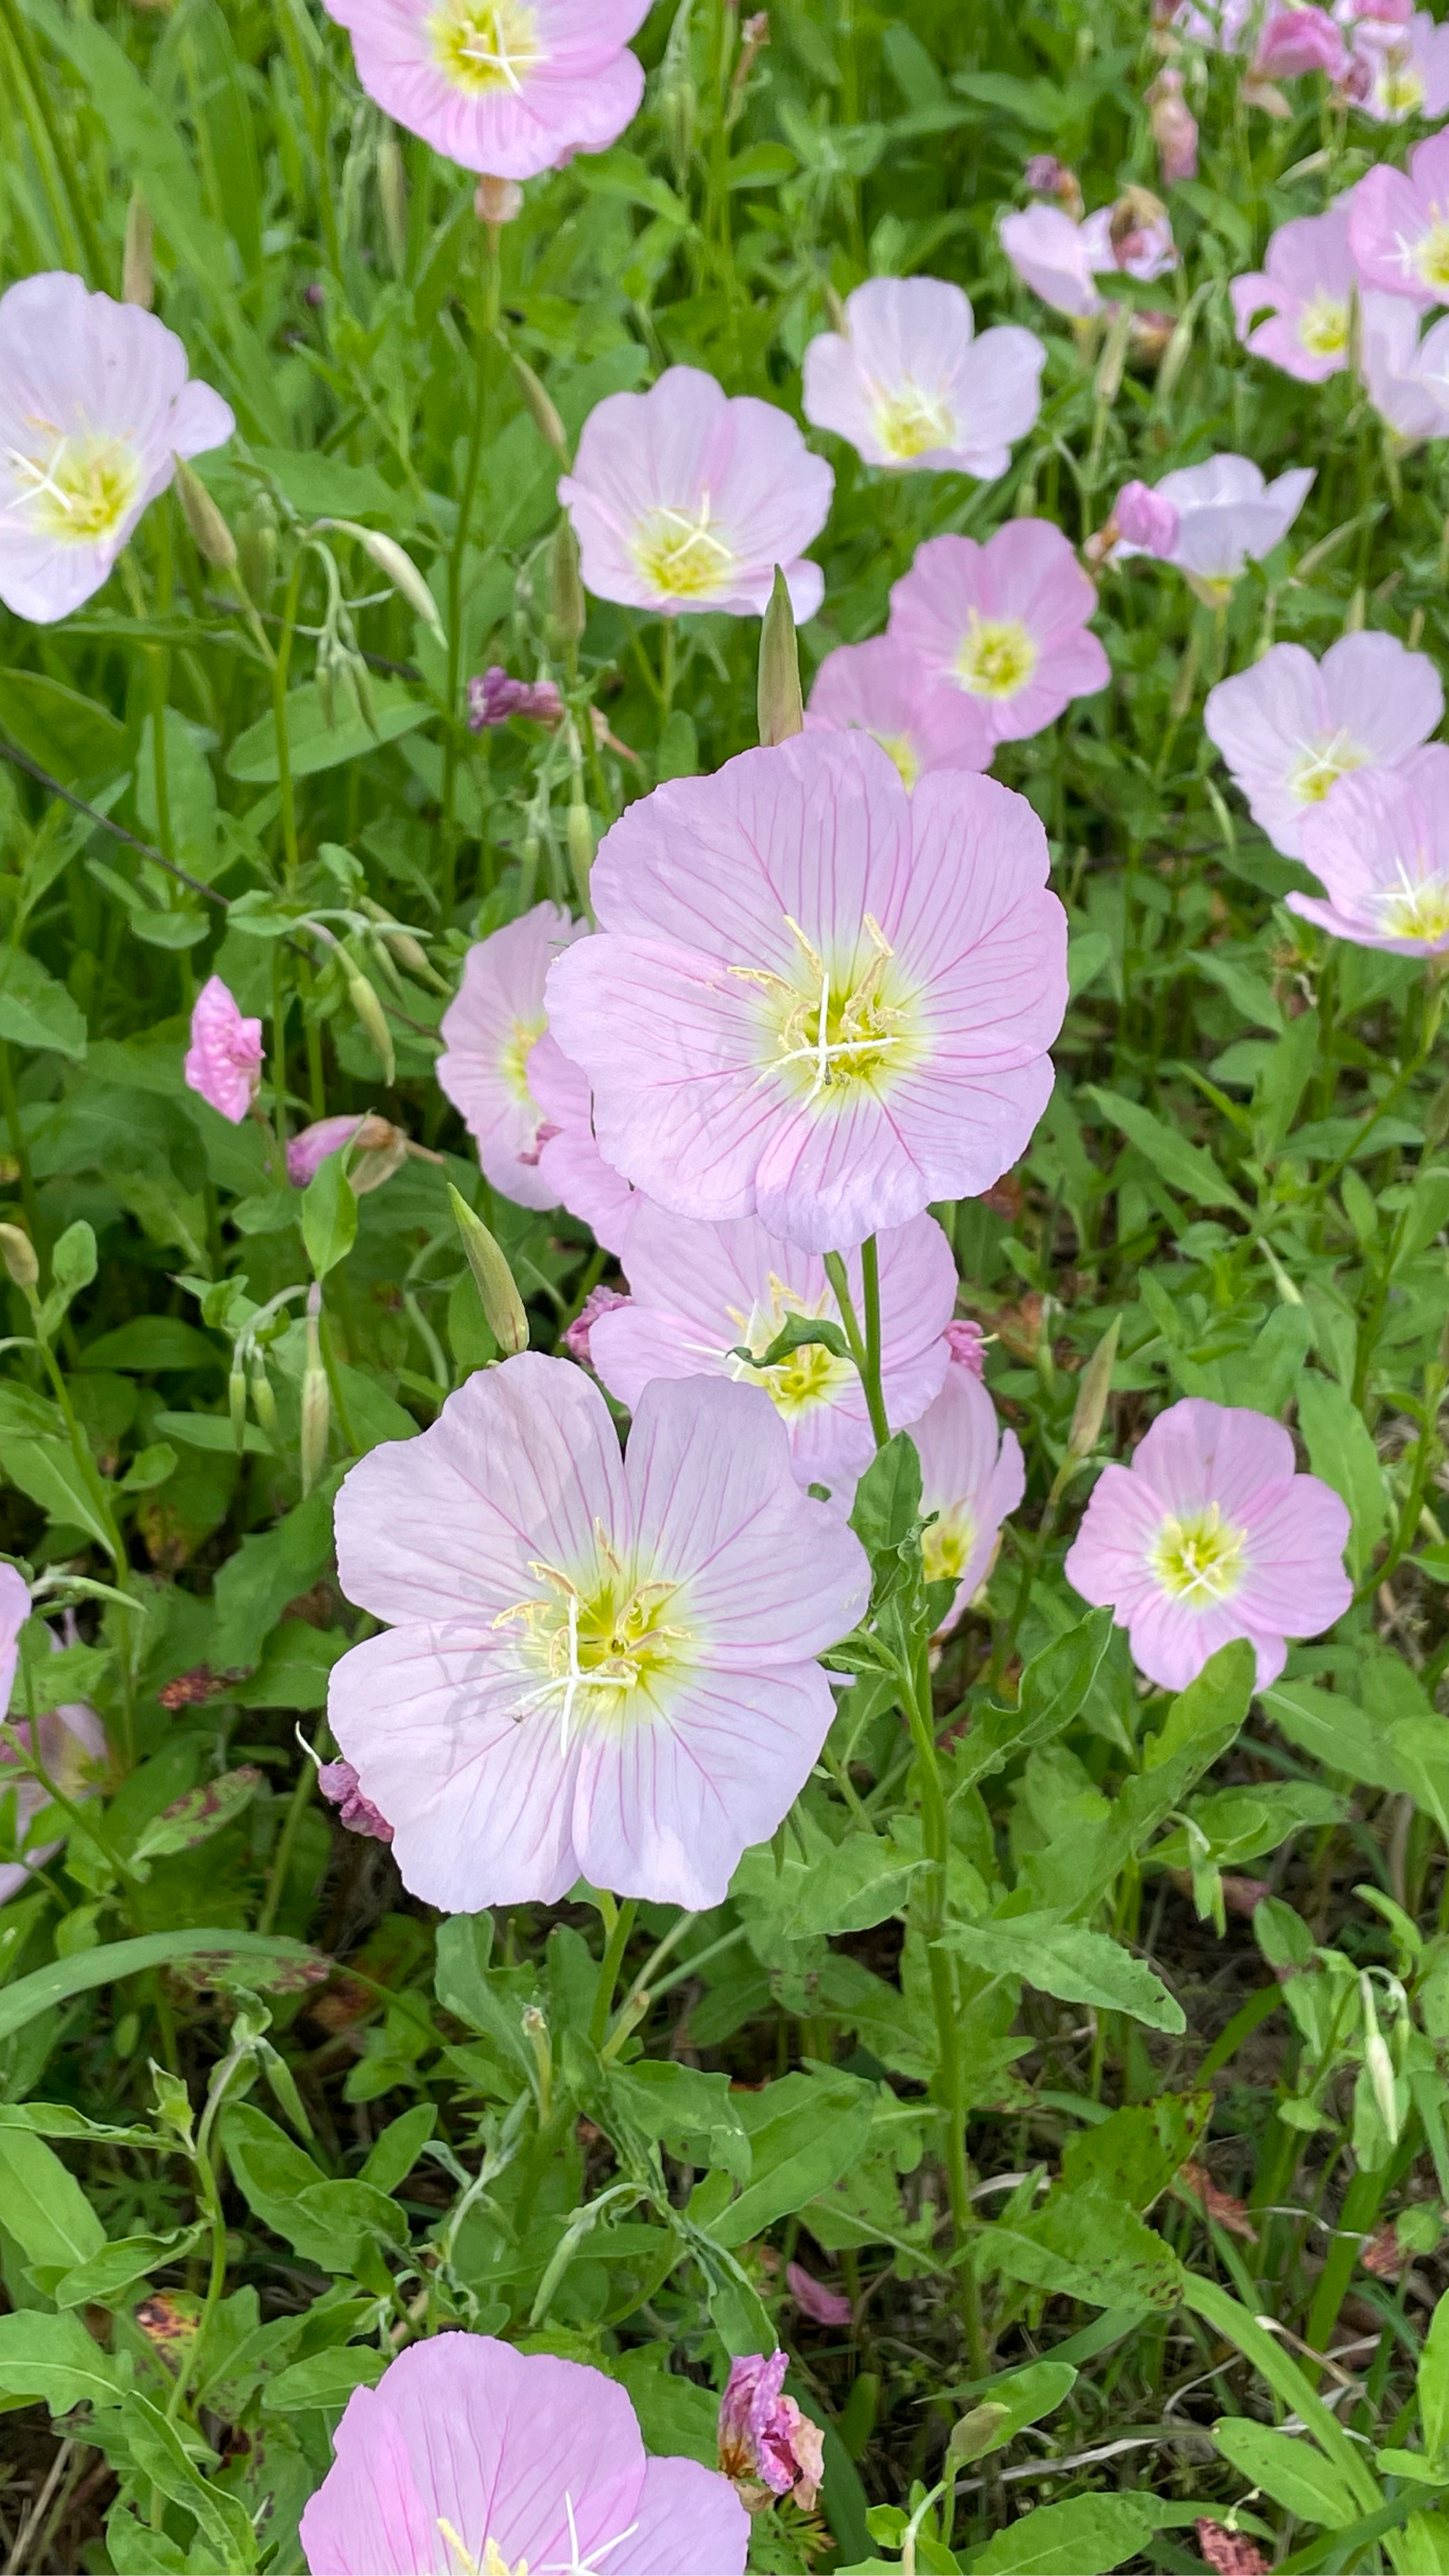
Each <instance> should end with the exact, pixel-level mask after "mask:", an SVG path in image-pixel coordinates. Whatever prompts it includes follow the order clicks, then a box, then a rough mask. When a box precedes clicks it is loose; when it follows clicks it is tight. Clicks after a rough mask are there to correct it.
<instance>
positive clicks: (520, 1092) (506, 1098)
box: [437, 903, 587, 1208]
mask: <svg viewBox="0 0 1449 2576" xmlns="http://www.w3.org/2000/svg"><path fill="white" fill-rule="evenodd" d="M586 928H587V924H586V923H584V922H581V921H571V920H570V919H569V916H568V914H567V913H566V912H565V911H564V910H563V907H562V905H560V904H556V903H536V904H535V905H534V907H533V910H532V911H531V912H526V913H524V914H523V916H522V918H521V919H520V920H518V921H510V922H508V923H507V924H506V925H505V927H504V928H503V929H502V930H495V931H492V932H490V934H489V936H488V938H486V939H480V940H479V941H478V943H477V945H476V946H475V947H473V948H470V949H469V951H468V954H467V957H466V959H465V960H464V964H463V981H462V984H461V986H460V988H459V991H458V995H457V998H456V1000H454V1001H452V1002H450V1003H449V1005H448V1007H447V1009H446V1011H445V1012H444V1013H443V1017H442V1021H441V1023H440V1028H441V1034H442V1038H443V1053H442V1054H441V1055H440V1056H439V1058H438V1066H437V1073H438V1081H439V1083H440V1084H441V1086H442V1089H443V1091H444V1092H445V1094H446V1095H447V1097H448V1099H449V1100H451V1102H452V1104H453V1107H454V1108H455V1109H456V1110H458V1111H459V1113H460V1114H461V1116H462V1117H463V1119H464V1121H465V1122H466V1124H467V1128H468V1132H469V1134H470V1136H471V1137H472V1138H473V1141H474V1143H475V1144H476V1145H477V1148H478V1160H479V1162H480V1164H481V1165H482V1168H483V1172H484V1175H485V1177H486V1178H487V1179H488V1180H489V1181H491V1182H492V1184H493V1187H494V1188H495V1189H496V1190H502V1192H503V1194H504V1196H505V1198H510V1199H513V1200H515V1201H516V1202H517V1204H518V1205H519V1206H520V1207H528V1208H550V1207H557V1205H558V1192H557V1190H556V1189H555V1188H553V1186H552V1185H551V1183H550V1182H549V1181H548V1179H547V1178H546V1177H545V1175H544V1173H543V1172H542V1170H541V1169H540V1160H539V1132H540V1129H541V1128H542V1126H543V1124H544V1114H543V1111H542V1109H541V1107H540V1105H539V1103H538V1101H537V1100H536V1099H535V1097H534V1094H533V1088H532V1081H531V1063H532V1057H533V1051H534V1048H535V1046H536V1045H537V1043H538V1041H539V1039H540V1038H541V1037H542V1035H543V1030H544V1007H543V987H544V979H545V977H546V976H547V974H548V970H549V967H550V965H551V964H552V962H553V959H554V958H555V957H556V956H557V955H558V954H559V952H560V950H561V949H563V948H566V947H567V946H568V943H569V941H570V940H571V939H579V938H581V937H582V936H583V934H584V931H585V929H586Z"/></svg>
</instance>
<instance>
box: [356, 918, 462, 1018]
mask: <svg viewBox="0 0 1449 2576" xmlns="http://www.w3.org/2000/svg"><path fill="white" fill-rule="evenodd" d="M360 900H361V904H362V909H363V911H364V912H365V913H366V914H367V917H368V919H369V921H375V922H376V923H377V925H378V930H379V933H380V935H381V938H382V940H383V943H384V945H385V947H386V948H387V950H388V953H389V955H391V956H393V957H395V958H396V959H397V962H398V964H399V966H402V967H404V968H405V969H406V971H407V973H408V974H409V975H415V976H416V977H417V980H418V982H419V983H420V984H431V985H432V987H433V989H434V991H435V992H439V993H449V994H451V992H452V989H453V987H452V985H451V984H447V983H445V982H444V981H443V978H442V976H441V975H440V974H439V973H438V970H437V968H436V967H435V966H434V964H433V962H432V960H431V958H430V957H429V956H428V953H427V951H426V949H425V948H424V947H423V946H422V944H421V942H420V941H419V940H416V939H415V938H414V937H413V934H412V932H411V931H410V930H403V929H401V928H400V927H399V925H398V923H397V922H395V921H394V920H393V917H392V915H391V913H390V912H388V911H386V910H385V909H384V907H383V905H382V904H380V903H375V902H374V901H373V899H372V897H371V895H366V894H365V895H363V896H362V897H361V898H360Z"/></svg>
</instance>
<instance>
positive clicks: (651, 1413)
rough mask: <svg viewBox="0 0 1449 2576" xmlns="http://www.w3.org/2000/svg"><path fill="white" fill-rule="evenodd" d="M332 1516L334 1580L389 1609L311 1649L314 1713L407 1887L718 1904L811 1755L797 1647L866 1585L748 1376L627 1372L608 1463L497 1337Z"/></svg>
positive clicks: (588, 1425)
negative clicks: (319, 1666) (603, 1893)
mask: <svg viewBox="0 0 1449 2576" xmlns="http://www.w3.org/2000/svg"><path fill="white" fill-rule="evenodd" d="M336 1528H337V1550H338V1569H339V1575H340V1579H341V1582H342V1587H343V1590H344V1591H345V1592H346V1593H347V1595H348V1598H349V1599H350V1600H352V1601H355V1602H356V1603H357V1604H358V1605H359V1607H361V1608H364V1609H367V1610H370V1611H371V1613H372V1615H373V1617H374V1618H377V1619H382V1620H387V1621H389V1622H392V1623H394V1624H392V1625H391V1626H390V1627H389V1628H388V1629H386V1630H385V1631H384V1633H382V1634H381V1635H379V1636H375V1637H370V1638H368V1639H367V1641H366V1642H365V1643H364V1644H362V1645H360V1646H354V1647H353V1648H352V1650H351V1652H350V1653H348V1654H346V1655H344V1656H343V1658H342V1660H341V1662H340V1663H339V1664H336V1665H335V1666H334V1667H333V1671H332V1676H331V1685H330V1692H329V1700H328V1711H329V1716H330V1719H331V1725H332V1732H333V1734H334V1735H335V1737H336V1739H337V1742H338V1744H339V1746H340V1748H341V1751H342V1754H343V1757H344V1759H345V1760H346V1761H348V1762H350V1763H351V1764H352V1766H353V1768H354V1770H355V1771H356V1773H357V1777H358V1784H359V1788H360V1791H361V1794H362V1795H363V1796H364V1797H365V1798H367V1799H368V1800H369V1801H370V1803H371V1804H372V1805H373V1806H375V1807H376V1808H378V1809H379V1811H380V1812H381V1813H382V1814H383V1815H384V1816H386V1817H388V1818H389V1819H390V1821H391V1823H392V1826H393V1853H394V1856H395V1858H396V1860H397V1863H398V1866H399V1868H400V1869H401V1872H402V1877H403V1884H404V1885H405V1886H406V1887H407V1888H408V1889H409V1890H410V1891H411V1893H412V1894H413V1895H415V1896H421V1897H424V1898H425V1899H426V1900H427V1901H428V1903H429V1904H432V1905H437V1906H441V1907H443V1908H444V1909H445V1910H446V1911H449V1912H463V1913H475V1912H476V1911H477V1910H478V1908H479V1907H480V1906H485V1905H511V1904H528V1903H531V1902H538V1903H540V1904H545V1905H553V1904H557V1903H558V1901H559V1900H560V1898H562V1897H563V1896H565V1895H567V1893H568V1890H569V1889H570V1888H571V1887H572V1886H573V1885H574V1883H575V1881H576V1880H577V1879H579V1878H581V1877H582V1878H587V1879H588V1880H589V1881H590V1882H591V1883H592V1884H593V1885H594V1886H595V1887H607V1888H613V1889H614V1890H616V1891H617V1893H618V1894H620V1895H621V1896H642V1897H647V1898H649V1899H650V1900H651V1901H653V1902H655V1903H658V1904H662V1905H687V1906H690V1907H692V1908H696V1909H697V1908H700V1907H703V1906H710V1905H720V1904H722V1903H723V1902H724V1897H725V1893H726V1890H727V1888H728V1886H729V1882H730V1877H731V1874H732V1872H733V1870H734V1867H735V1864H736V1862H737V1861H738V1859H739V1857H740V1853H741V1851H742V1850H743V1849H744V1847H745V1846H746V1844H749V1843H758V1842H762V1841H764V1840H765V1839H766V1838H767V1837H768V1836H769V1835H770V1834H772V1833H773V1832H774V1830H775V1827H776V1826H777V1825H778V1824H779V1822H780V1819H781V1817H782V1816H784V1815H786V1814H787V1813H788V1811H789V1809H790V1807H791V1805H792V1804H793V1802H794V1800H795V1798H796V1797H797V1796H798V1795H799V1792H800V1790H801V1788H802V1787H803V1786H804V1783H805V1781H806V1779H807V1778H808V1777H809V1774H810V1769H811V1766H812V1764H813V1763H814V1762H815V1760H816V1758H817V1757H818V1755H819V1751H820V1747H821V1744H822V1743H823V1741H824V1739H825V1734H826V1730H827V1728H828V1727H829V1724H830V1719H831V1713H832V1703H831V1693H830V1684H829V1682H828V1680H827V1678H826V1675H825V1673H824V1671H823V1670H822V1668H821V1666H820V1664H819V1663H818V1662H817V1660H816V1658H817V1657H818V1656H819V1655H820V1654H821V1653H823V1652H824V1650H825V1649H826V1648H827V1647H828V1646H832V1645H834V1644H835V1643H836V1641H837V1640H838V1639H839V1638H841V1637H843V1636H844V1635H845V1633H846V1631H847V1630H848V1629H849V1628H850V1627H851V1626H852V1625H853V1624H854V1622H855V1620H856V1619H857V1617H858V1616H859V1615H860V1613H861V1611H862V1610H863V1608H864V1606H865V1602H866V1599H867V1597H868V1592H869V1580H870V1578H869V1568H868V1565H867V1562H866V1558H865V1553H864V1551H863V1549H862V1548H861V1546H860V1543H859V1541H858V1539H856V1538H855V1537H854V1535H853V1534H852V1532H851V1531H850V1530H849V1529H847V1528H846V1527H845V1526H844V1524H843V1523H842V1522H841V1521H840V1520H839V1519H838V1518H837V1516H836V1515H835V1514H834V1513H832V1512H831V1511H830V1510H829V1509H828V1508H827V1506H826V1505H825V1504H823V1503H818V1502H815V1501H813V1500H811V1499H810V1498H809V1497H808V1496H806V1495H804V1494H802V1493H801V1492H800V1489H799V1487H798V1486H797V1484H796V1483H795V1479H794V1477H793V1475H792V1473H791V1468H790V1449H789V1443H788V1441H787V1439H786V1437H785V1432H784V1428H783V1425H782V1424H781V1423H780V1421H779V1419H778V1417H777V1416H776V1414H775V1413H774V1411H773V1410H772V1408H771V1406H770V1404H769V1403H768V1401H767V1399H766V1398H765V1397H764V1396H763V1395H761V1394H760V1393H759V1392H758V1391H757V1390H756V1389H754V1388H751V1387H743V1386H728V1385H725V1384H723V1383H722V1382H704V1383H701V1382H698V1381H696V1382H695V1383H693V1384H690V1385H671V1384H668V1383H661V1384H656V1385H654V1386H650V1387H647V1388H646V1389H645V1391H644V1394H643V1396H642V1397H641V1399H640V1402H639V1406H638V1409H637V1411H636V1413H635V1416H634V1428H633V1434H632V1437H631V1439H630V1442H629V1449H628V1455H627V1457H626V1458H623V1459H621V1457H620V1454H619V1440H618V1434H617V1433H616V1431H615V1429H614V1425H613V1423H612V1421H611V1419H610V1417H609V1410H608V1407H607V1405H606V1404H605V1402H604V1399H603V1397H602V1395H601V1394H600V1393H599V1390H598V1388H597V1387H596V1386H595V1385H594V1383H593V1381H592V1379H590V1378H587V1377H585V1375H584V1374H583V1372H582V1370H580V1369H577V1368H575V1367H573V1366H572V1365H571V1363H570V1362H569V1361H567V1360H562V1359H544V1358H542V1357H541V1356H540V1355H539V1354H537V1353H535V1352H531V1351H529V1352H524V1353H523V1355H522V1356H521V1357H520V1358H517V1359H509V1360H505V1361H503V1362H502V1364H501V1365H500V1366H499V1367H497V1368H491V1369H480V1370H479V1371H478V1372H477V1373H476V1374H475V1375H474V1376H473V1377H470V1378H469V1379H468V1380H467V1382H466V1384H465V1385H464V1386H462V1387H461V1388H460V1389H459V1390H458V1392H457V1394H456V1395H452V1396H450V1397H449V1398H448V1401H447V1403H446V1404H445V1405H444V1407H443V1410H442V1412H441V1413H440V1414H439V1416H438V1419H437V1421H436V1422H434V1423H433V1424H432V1425H431V1426H430V1427H429V1429H428V1430H426V1431H425V1432H423V1433H422V1434H421V1436H420V1437H419V1438H417V1439H415V1440H409V1441H406V1442H392V1443H389V1444H386V1445H384V1446H383V1447H381V1448H378V1449H373V1450H372V1451H371V1452H370V1453H369V1454H368V1456H367V1457H365V1458H363V1459H362V1460H361V1461H360V1462H359V1464H358V1465H357V1466H355V1467H353V1468H352V1470H351V1471H350V1473H349V1474H348V1476H347V1477H346V1479H345V1481H344V1483H343V1486H342V1490H341V1492H340V1493H339V1495H338V1497H337V1504H336Z"/></svg>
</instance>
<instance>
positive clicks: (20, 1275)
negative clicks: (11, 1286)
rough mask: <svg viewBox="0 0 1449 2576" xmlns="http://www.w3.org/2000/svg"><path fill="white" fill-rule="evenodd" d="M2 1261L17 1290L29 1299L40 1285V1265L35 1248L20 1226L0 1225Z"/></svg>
mask: <svg viewBox="0 0 1449 2576" xmlns="http://www.w3.org/2000/svg"><path fill="white" fill-rule="evenodd" d="M0 1261H3V1262H4V1264H5V1267H6V1269H7V1270H8V1271H9V1273H10V1276H11V1278H12V1279H13V1280H14V1282H15V1285H16V1287H17V1288H20V1289H23V1291H24V1293H25V1295H26V1296H27V1297H31V1296H33V1295H34V1293H35V1291H36V1289H37V1288H38V1287H39V1285H40V1264H39V1262H38V1261H37V1260H36V1258H35V1246H34V1244H33V1243H32V1242H31V1240H30V1237H29V1235H28V1234H25V1233H23V1232H22V1230H21V1228H20V1227H19V1226H18V1225H0Z"/></svg>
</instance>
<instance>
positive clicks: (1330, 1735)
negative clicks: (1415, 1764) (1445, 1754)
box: [1262, 1681, 1409, 1792]
mask: <svg viewBox="0 0 1449 2576" xmlns="http://www.w3.org/2000/svg"><path fill="white" fill-rule="evenodd" d="M1262 1698H1263V1706H1264V1708H1265V1709H1266V1710H1267V1711H1268V1714H1269V1716H1270V1717H1271V1718H1272V1720H1273V1723H1274V1725H1275V1726H1277V1727H1279V1728H1280V1729H1281V1731H1282V1732H1283V1734H1284V1735H1286V1736H1287V1738H1288V1741H1289V1743H1290V1744H1296V1745H1297V1746H1298V1748H1299V1750H1300V1751H1301V1752H1303V1753H1308V1754H1311V1755H1312V1757H1313V1759H1314V1761H1315V1762H1321V1763H1322V1764H1323V1765H1324V1767H1325V1769H1326V1770H1329V1771H1339V1772H1342V1773H1343V1775H1344V1777H1345V1778H1346V1779H1349V1780H1361V1781H1362V1782H1363V1783H1364V1784H1365V1786H1366V1787H1368V1788H1371V1789H1394V1790H1398V1791H1400V1792H1403V1791H1404V1790H1407V1788H1408V1787H1409V1781H1408V1778H1407V1775H1406V1773H1405V1771H1404V1768H1403V1765H1402V1764H1401V1763H1400V1762H1399V1761H1398V1760H1396V1758H1395V1754H1394V1749H1393V1739H1392V1735H1391V1732H1390V1730H1389V1729H1388V1728H1386V1727H1383V1726H1381V1725H1379V1724H1377V1723H1376V1722H1375V1721H1374V1720H1373V1719H1372V1718H1370V1717H1369V1715H1368V1713H1367V1711H1366V1710H1364V1709H1361V1708H1356V1707H1355V1706H1354V1703H1353V1701H1352V1700H1348V1699H1345V1698H1344V1697H1343V1696H1342V1694H1341V1693H1340V1692H1338V1691H1326V1690H1322V1689H1320V1688H1319V1686H1318V1684H1317V1683H1316V1682H1298V1681H1281V1682H1270V1683H1269V1685H1268V1688H1267V1689H1266V1690H1265V1691H1264V1692H1263V1694H1262Z"/></svg>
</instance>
